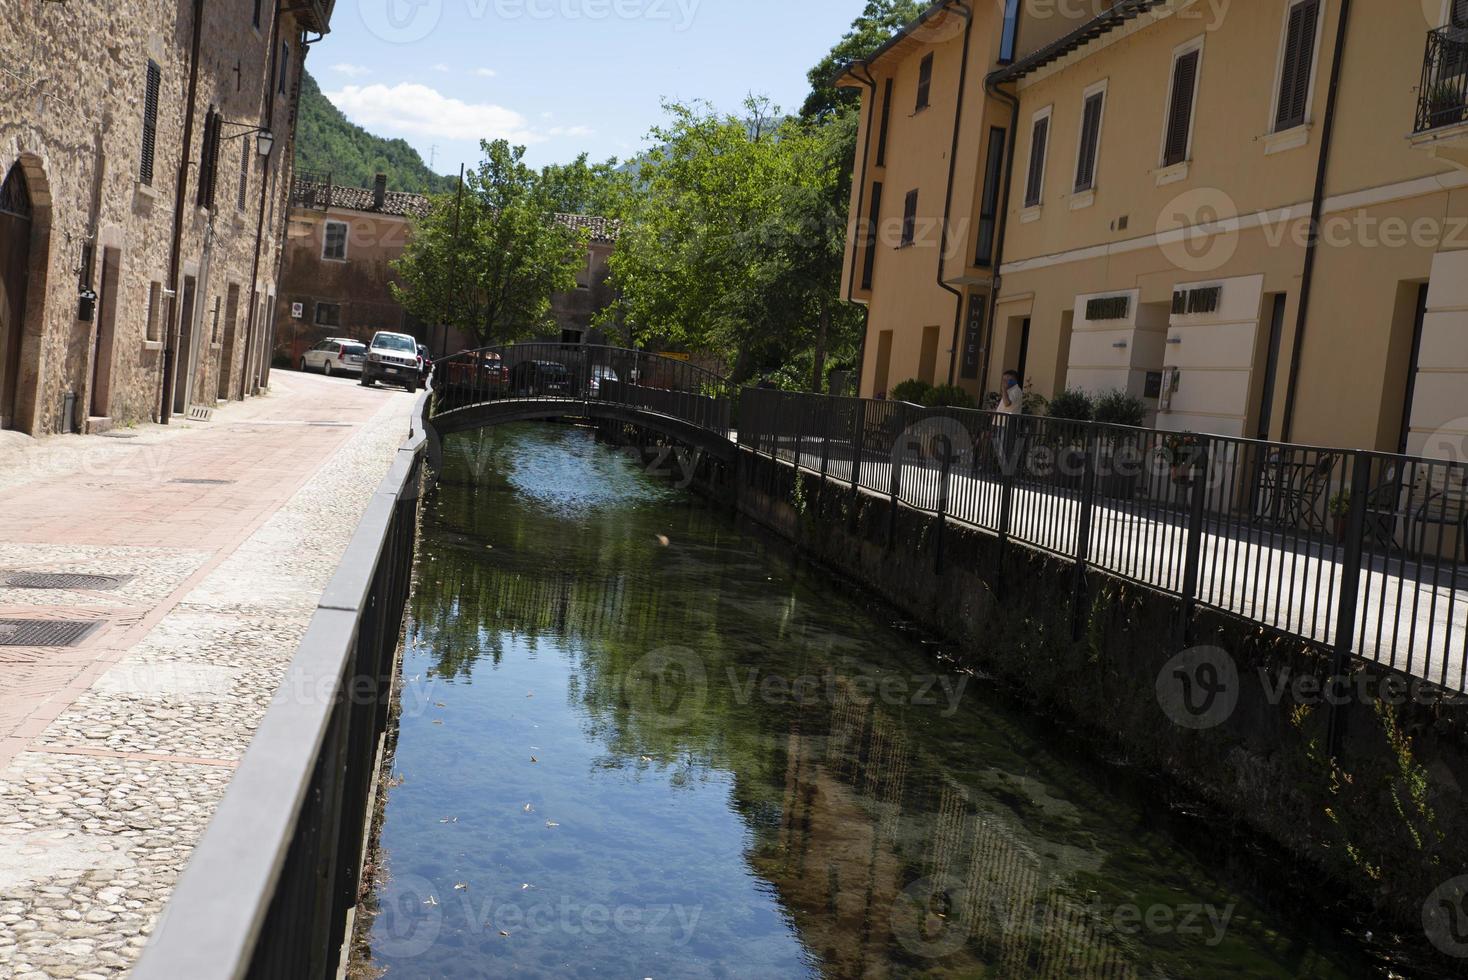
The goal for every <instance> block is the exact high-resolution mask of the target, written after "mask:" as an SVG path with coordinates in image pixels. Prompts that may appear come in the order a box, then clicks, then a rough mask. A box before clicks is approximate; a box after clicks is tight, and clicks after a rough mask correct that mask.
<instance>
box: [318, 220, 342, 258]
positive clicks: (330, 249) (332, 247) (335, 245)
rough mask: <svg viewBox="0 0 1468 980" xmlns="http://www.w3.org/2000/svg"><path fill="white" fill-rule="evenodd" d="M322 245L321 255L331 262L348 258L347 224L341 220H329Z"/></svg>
mask: <svg viewBox="0 0 1468 980" xmlns="http://www.w3.org/2000/svg"><path fill="white" fill-rule="evenodd" d="M324 239H325V240H324V241H323V243H322V246H321V257H322V258H323V259H326V260H327V261H329V262H345V261H346V260H347V226H346V224H345V223H344V222H341V221H328V222H327V223H326V234H325V236H324Z"/></svg>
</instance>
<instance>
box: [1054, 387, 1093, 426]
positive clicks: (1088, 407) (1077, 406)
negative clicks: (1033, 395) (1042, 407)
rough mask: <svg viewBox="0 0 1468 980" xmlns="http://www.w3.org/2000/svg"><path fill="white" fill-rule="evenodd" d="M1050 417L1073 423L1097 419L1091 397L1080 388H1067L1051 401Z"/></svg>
mask: <svg viewBox="0 0 1468 980" xmlns="http://www.w3.org/2000/svg"><path fill="white" fill-rule="evenodd" d="M1050 417H1051V418H1052V419H1066V420H1068V421H1072V422H1090V421H1091V420H1092V419H1094V418H1095V417H1096V406H1095V404H1094V403H1093V402H1092V401H1091V396H1090V395H1088V394H1086V393H1085V392H1084V391H1081V390H1080V389H1078V388H1067V389H1065V390H1064V391H1062V392H1061V393H1060V394H1058V395H1056V396H1055V397H1054V398H1052V399H1050Z"/></svg>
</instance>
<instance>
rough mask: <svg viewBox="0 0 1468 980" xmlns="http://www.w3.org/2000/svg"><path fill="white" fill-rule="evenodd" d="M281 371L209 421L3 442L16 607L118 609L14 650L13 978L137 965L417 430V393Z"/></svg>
mask: <svg viewBox="0 0 1468 980" xmlns="http://www.w3.org/2000/svg"><path fill="white" fill-rule="evenodd" d="M272 381H273V386H274V390H273V392H272V393H271V394H269V395H268V396H266V397H263V398H259V399H254V400H251V401H249V402H244V403H235V404H231V405H228V406H226V407H223V408H221V409H220V410H219V411H217V412H216V413H215V416H214V421H212V422H208V423H186V424H181V425H175V426H169V427H164V426H142V427H139V428H137V429H134V430H125V431H123V432H119V433H114V434H109V435H105V436H87V437H79V436H63V437H57V438H52V439H47V440H42V441H39V442H29V441H26V440H20V439H15V438H11V437H10V434H8V433H7V434H6V436H7V438H6V440H4V441H0V513H3V514H4V515H5V523H4V532H3V534H0V620H3V619H67V620H90V621H96V622H100V623H102V624H103V625H102V626H101V628H100V629H98V630H96V631H94V632H93V633H92V634H91V635H90V636H88V637H87V638H86V639H85V640H83V641H82V643H81V644H80V645H79V646H76V647H17V646H0V977H16V978H40V977H78V978H91V977H114V976H119V975H122V974H124V973H125V972H126V971H127V968H128V966H129V965H130V964H131V963H132V962H133V961H134V960H135V959H136V958H137V956H138V954H139V952H140V951H141V950H142V947H143V945H144V944H145V943H146V941H147V935H148V932H149V930H150V929H151V926H152V923H153V921H154V920H155V919H156V917H157V915H158V913H159V911H160V910H161V908H162V906H163V903H164V901H165V900H166V898H167V896H168V894H169V891H170V889H171V888H172V886H173V883H174V881H175V880H176V879H177V877H178V875H179V874H180V872H182V870H183V868H184V865H185V864H186V863H187V862H188V857H189V853H190V850H191V849H192V847H193V845H194V843H195V842H196V841H197V840H198V838H199V836H200V834H202V832H203V830H204V826H205V824H206V823H207V822H208V819H209V815H210V814H211V813H212V812H213V809H214V807H215V805H216V804H217V803H218V801H219V799H220V798H221V797H222V796H223V795H224V790H225V787H226V786H227V785H228V783H229V779H230V775H231V773H232V772H233V769H234V766H235V764H236V763H237V761H238V760H239V758H240V757H241V755H242V754H243V753H244V750H245V747H246V745H247V744H248V743H249V740H250V738H251V736H252V735H253V733H254V731H255V728H256V726H257V725H258V724H259V721H260V718H261V717H262V716H263V715H264V713H265V709H266V707H267V705H268V704H269V702H270V700H271V697H272V695H273V694H274V692H275V689H276V687H277V686H278V683H279V681H280V678H281V676H282V675H283V674H284V672H285V669H286V665H287V664H288V663H289V660H290V657H291V655H292V654H293V653H294V651H295V646H296V643H297V641H298V640H299V638H300V636H301V634H302V633H303V632H304V631H305V628H306V625H307V622H308V621H309V619H310V616H311V613H312V611H313V610H314V608H315V605H316V601H317V598H318V597H319V595H320V593H321V591H322V589H323V588H325V586H326V583H327V581H328V580H329V579H330V577H331V575H332V572H333V571H334V570H335V567H336V564H337V562H338V560H339V559H340V557H341V554H342V552H343V551H344V550H345V549H346V545H347V542H348V540H350V538H351V535H352V532H353V531H354V530H355V528H356V525H357V521H358V519H359V517H360V515H361V513H362V510H363V509H364V508H365V506H366V504H367V501H368V500H369V499H370V498H371V495H372V493H373V491H374V490H375V489H376V487H377V484H378V483H379V482H380V481H381V479H382V477H383V475H384V474H385V473H386V472H387V468H388V466H389V464H390V463H391V461H392V457H393V454H394V453H395V451H396V450H397V448H398V446H399V445H400V444H401V443H402V441H403V439H404V438H405V437H406V436H407V434H408V417H409V413H410V410H411V407H412V402H413V399H412V398H411V397H410V396H409V395H407V394H406V393H397V392H392V393H387V392H384V391H383V390H381V389H376V390H367V389H362V388H360V387H358V386H357V385H356V384H354V383H352V382H350V381H346V380H342V379H335V380H328V379H324V378H318V377H314V376H305V375H300V374H293V373H282V372H276V373H275V374H274V375H273V376H272ZM200 481H209V482H200ZM21 571H25V572H71V573H88V574H104V575H121V576H132V577H131V578H130V579H128V580H126V581H125V582H123V583H122V584H121V585H119V586H118V587H117V588H115V589H111V590H89V589H82V588H70V589H57V590H50V589H28V588H15V587H10V586H7V585H6V584H5V583H4V578H5V577H6V576H8V575H10V574H13V573H15V572H21ZM88 584H90V583H88Z"/></svg>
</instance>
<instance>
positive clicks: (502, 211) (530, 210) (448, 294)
mask: <svg viewBox="0 0 1468 980" xmlns="http://www.w3.org/2000/svg"><path fill="white" fill-rule="evenodd" d="M480 145H481V147H482V148H483V151H484V160H483V162H481V163H480V164H479V166H478V168H476V169H475V170H472V171H470V172H469V173H468V175H467V177H466V179H465V186H464V188H463V193H462V202H461V201H460V195H459V194H442V195H439V196H437V197H434V198H433V201H432V208H431V210H430V212H429V214H428V216H427V217H426V218H424V219H422V220H421V221H417V222H415V223H414V228H413V235H412V239H411V241H410V242H409V244H408V247H407V248H406V249H405V250H404V252H403V255H402V257H401V258H400V259H399V260H398V261H397V263H396V264H395V265H394V269H395V270H396V271H397V273H398V277H399V279H400V280H401V285H394V286H393V295H394V296H396V297H397V299H398V301H399V302H401V303H402V304H403V306H404V308H406V309H407V310H408V311H409V312H410V313H412V314H414V315H415V316H417V317H419V318H421V319H423V320H425V321H427V322H429V323H447V324H449V325H450V326H453V327H456V328H458V329H460V330H462V331H464V332H465V333H468V334H470V335H472V336H474V337H475V338H476V339H477V340H478V341H479V343H481V344H485V345H488V344H493V343H507V342H510V341H513V340H518V339H520V338H523V337H525V336H528V335H530V334H533V333H535V332H537V331H538V330H540V329H542V328H544V327H546V326H549V325H550V323H551V317H550V298H551V294H552V293H556V292H562V291H566V290H570V289H574V288H575V286H576V270H577V269H578V268H580V266H581V264H582V262H584V261H585V254H586V236H585V233H584V232H577V231H572V230H571V229H568V228H564V227H561V226H559V225H557V224H556V223H555V222H554V221H552V220H551V216H552V213H553V212H554V211H555V207H554V203H555V202H554V201H553V200H552V198H551V196H550V194H549V193H547V190H546V188H545V187H544V186H543V185H542V182H541V179H540V177H539V176H538V175H537V174H536V173H535V171H533V170H532V169H531V168H529V167H528V166H526V165H525V163H524V156H525V148H524V147H523V146H517V147H511V146H510V144H509V143H508V142H506V141H504V140H496V141H494V142H493V143H489V142H484V143H481V144H480Z"/></svg>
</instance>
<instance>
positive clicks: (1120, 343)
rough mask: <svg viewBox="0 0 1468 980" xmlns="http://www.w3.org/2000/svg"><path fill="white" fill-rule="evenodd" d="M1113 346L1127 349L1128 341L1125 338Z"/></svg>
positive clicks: (1118, 348)
mask: <svg viewBox="0 0 1468 980" xmlns="http://www.w3.org/2000/svg"><path fill="white" fill-rule="evenodd" d="M1111 346H1112V347H1115V348H1116V349H1117V350H1126V341H1125V340H1118V341H1117V342H1116V343H1114V344H1112V345H1111Z"/></svg>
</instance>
